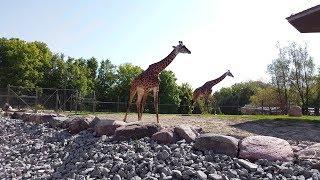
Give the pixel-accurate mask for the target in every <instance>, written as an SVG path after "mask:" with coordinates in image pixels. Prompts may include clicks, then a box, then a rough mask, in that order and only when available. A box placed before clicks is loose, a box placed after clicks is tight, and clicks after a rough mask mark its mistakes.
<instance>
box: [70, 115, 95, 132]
mask: <svg viewBox="0 0 320 180" xmlns="http://www.w3.org/2000/svg"><path fill="white" fill-rule="evenodd" d="M91 121H92V118H91V117H75V118H74V119H72V120H71V121H70V122H69V123H68V124H67V130H68V131H69V132H70V133H71V134H77V133H79V132H81V131H83V130H85V129H88V128H89V124H90V122H91Z"/></svg>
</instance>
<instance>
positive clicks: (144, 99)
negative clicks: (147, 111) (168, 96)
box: [141, 93, 148, 119]
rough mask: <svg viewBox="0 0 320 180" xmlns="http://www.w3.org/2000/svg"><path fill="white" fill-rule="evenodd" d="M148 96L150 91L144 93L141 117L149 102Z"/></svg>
mask: <svg viewBox="0 0 320 180" xmlns="http://www.w3.org/2000/svg"><path fill="white" fill-rule="evenodd" d="M147 97H148V93H144V95H143V97H142V103H141V119H142V113H143V110H144V107H145V105H146V103H147Z"/></svg>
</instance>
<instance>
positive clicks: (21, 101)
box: [0, 85, 315, 115]
mask: <svg viewBox="0 0 320 180" xmlns="http://www.w3.org/2000/svg"><path fill="white" fill-rule="evenodd" d="M119 99H120V98H118V100H117V101H109V102H107V101H99V100H97V99H96V94H95V92H93V93H91V94H90V95H87V96H85V97H83V96H81V95H80V94H79V93H78V91H77V90H75V89H56V88H30V87H20V86H10V85H9V86H8V87H7V88H0V105H3V104H5V103H9V104H10V105H11V106H12V107H14V108H17V109H30V110H35V111H37V110H54V111H72V112H75V113H77V112H79V111H86V112H93V113H94V112H125V111H126V110H127V105H128V102H121V101H120V100H119ZM158 106H159V110H160V111H159V112H160V113H167V114H172V113H179V114H188V113H191V112H192V113H194V114H200V113H202V111H203V110H201V109H200V108H199V107H196V106H192V107H191V105H179V106H178V105H176V104H159V105H158ZM209 109H210V112H207V113H212V114H283V110H282V109H281V108H280V107H263V106H261V107H255V106H244V107H239V106H217V105H213V106H212V107H210V108H209ZM130 111H131V112H136V105H135V102H132V106H131V108H130ZM144 112H146V113H154V104H153V102H148V103H147V104H146V105H145V108H144ZM308 112H309V114H310V115H314V114H315V109H314V108H309V109H308Z"/></svg>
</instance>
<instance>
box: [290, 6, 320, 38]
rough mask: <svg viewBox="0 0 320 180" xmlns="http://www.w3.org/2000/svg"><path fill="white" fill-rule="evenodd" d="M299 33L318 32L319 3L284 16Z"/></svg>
mask: <svg viewBox="0 0 320 180" xmlns="http://www.w3.org/2000/svg"><path fill="white" fill-rule="evenodd" d="M286 19H287V20H288V21H289V23H290V24H291V25H292V26H294V27H295V28H296V29H297V30H298V31H299V32H301V33H313V32H320V5H317V6H315V7H312V8H310V9H307V10H304V11H302V12H299V13H297V14H293V15H291V16H290V17H287V18H286Z"/></svg>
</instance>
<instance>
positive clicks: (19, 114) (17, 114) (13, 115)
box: [11, 111, 24, 119]
mask: <svg viewBox="0 0 320 180" xmlns="http://www.w3.org/2000/svg"><path fill="white" fill-rule="evenodd" d="M23 114H24V112H21V111H17V112H14V113H13V114H12V115H11V118H12V119H22V116H23Z"/></svg>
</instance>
